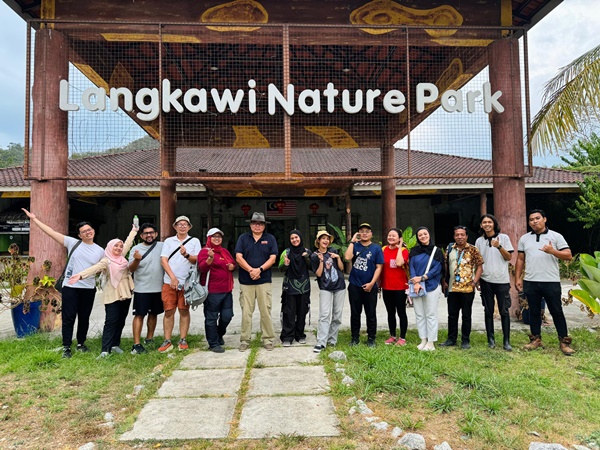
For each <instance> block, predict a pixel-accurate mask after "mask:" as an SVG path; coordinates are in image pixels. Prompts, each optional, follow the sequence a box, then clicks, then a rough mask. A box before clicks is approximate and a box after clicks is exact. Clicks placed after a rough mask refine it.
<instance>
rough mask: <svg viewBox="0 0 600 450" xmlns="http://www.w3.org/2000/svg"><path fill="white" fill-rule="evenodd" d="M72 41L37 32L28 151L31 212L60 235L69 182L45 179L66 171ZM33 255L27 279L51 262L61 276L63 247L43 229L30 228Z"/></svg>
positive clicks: (47, 321) (45, 318) (47, 320)
mask: <svg viewBox="0 0 600 450" xmlns="http://www.w3.org/2000/svg"><path fill="white" fill-rule="evenodd" d="M68 55H69V44H68V42H67V40H66V39H65V37H64V36H63V35H62V34H61V33H59V32H57V31H56V30H52V29H49V28H43V29H39V30H38V31H36V33H35V61H34V69H33V90H32V95H33V130H32V145H31V153H30V172H29V175H30V177H32V178H34V179H33V180H32V181H31V201H30V210H31V211H32V212H33V213H34V214H36V215H37V217H38V218H39V219H40V220H41V221H42V222H44V223H45V224H47V225H49V226H50V227H52V228H53V229H54V230H56V231H58V232H59V233H62V234H67V233H68V231H69V230H68V228H69V201H68V198H67V181H66V180H47V181H44V178H52V177H65V176H66V175H67V161H68V157H69V146H68V113H67V112H65V111H61V110H60V108H59V86H60V81H61V80H68V79H69V59H68ZM29 254H30V255H31V256H34V257H35V263H34V264H33V266H32V270H31V271H30V275H29V281H31V280H32V279H33V278H34V277H36V276H40V275H42V267H41V266H42V263H43V262H44V261H45V260H49V261H51V262H52V269H51V270H50V273H49V274H48V275H50V276H52V277H55V278H58V277H59V275H60V274H61V272H62V270H63V267H64V265H65V262H66V253H65V247H64V246H63V245H60V244H59V243H57V242H56V241H54V239H51V238H49V237H48V236H47V235H46V234H45V233H43V232H42V231H41V230H40V228H39V227H37V226H35V225H33V226H31V231H30V233H29ZM55 316H56V315H55V314H54V313H51V312H42V319H41V322H40V327H41V329H42V330H43V331H49V330H52V329H54V320H55Z"/></svg>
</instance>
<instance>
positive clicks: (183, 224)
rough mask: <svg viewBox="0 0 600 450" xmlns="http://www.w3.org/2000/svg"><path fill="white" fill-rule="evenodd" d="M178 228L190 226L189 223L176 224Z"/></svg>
mask: <svg viewBox="0 0 600 450" xmlns="http://www.w3.org/2000/svg"><path fill="white" fill-rule="evenodd" d="M175 226H176V227H189V226H190V224H189V223H187V222H178V223H176V224H175Z"/></svg>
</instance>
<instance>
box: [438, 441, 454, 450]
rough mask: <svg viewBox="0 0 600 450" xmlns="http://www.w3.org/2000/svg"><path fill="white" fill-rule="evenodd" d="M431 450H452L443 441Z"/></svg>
mask: <svg viewBox="0 0 600 450" xmlns="http://www.w3.org/2000/svg"><path fill="white" fill-rule="evenodd" d="M433 450H452V447H450V444H448V443H447V442H446V441H444V442H442V443H441V444H440V445H436V446H435V447H433Z"/></svg>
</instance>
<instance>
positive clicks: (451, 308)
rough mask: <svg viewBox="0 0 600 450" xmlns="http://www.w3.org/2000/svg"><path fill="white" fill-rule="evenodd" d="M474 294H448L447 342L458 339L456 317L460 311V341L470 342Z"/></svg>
mask: <svg viewBox="0 0 600 450" xmlns="http://www.w3.org/2000/svg"><path fill="white" fill-rule="evenodd" d="M474 298H475V292H450V293H449V294H448V340H449V341H452V342H456V340H457V339H458V316H459V314H460V312H461V311H462V327H461V336H460V337H461V341H462V342H463V343H469V342H470V341H471V338H470V336H471V313H472V311H473V299H474Z"/></svg>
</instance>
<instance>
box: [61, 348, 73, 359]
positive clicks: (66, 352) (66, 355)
mask: <svg viewBox="0 0 600 450" xmlns="http://www.w3.org/2000/svg"><path fill="white" fill-rule="evenodd" d="M62 357H63V358H67V359H68V358H70V357H71V347H65V348H63V354H62Z"/></svg>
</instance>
